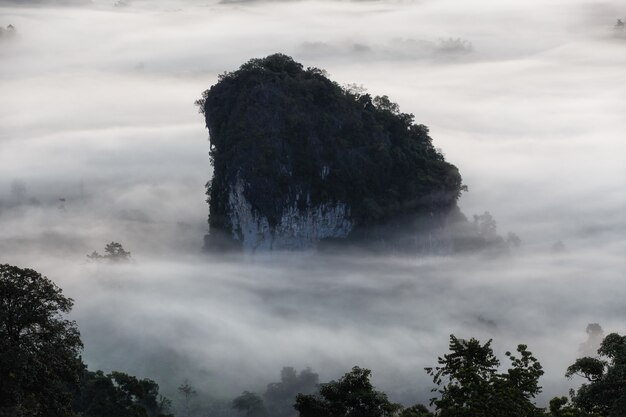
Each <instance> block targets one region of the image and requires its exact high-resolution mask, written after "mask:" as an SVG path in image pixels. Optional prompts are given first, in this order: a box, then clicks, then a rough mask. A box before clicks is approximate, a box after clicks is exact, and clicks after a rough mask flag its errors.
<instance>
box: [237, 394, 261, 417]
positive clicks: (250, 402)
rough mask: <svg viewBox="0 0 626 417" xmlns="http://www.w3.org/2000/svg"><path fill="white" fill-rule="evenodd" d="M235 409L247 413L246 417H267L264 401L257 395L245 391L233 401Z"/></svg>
mask: <svg viewBox="0 0 626 417" xmlns="http://www.w3.org/2000/svg"><path fill="white" fill-rule="evenodd" d="M233 408H234V409H235V410H239V411H242V412H245V413H246V417H265V415H266V410H265V406H264V405H263V400H262V399H261V397H259V396H258V395H257V394H255V393H253V392H250V391H244V392H243V393H242V394H241V395H240V396H239V397H237V398H235V399H234V400H233Z"/></svg>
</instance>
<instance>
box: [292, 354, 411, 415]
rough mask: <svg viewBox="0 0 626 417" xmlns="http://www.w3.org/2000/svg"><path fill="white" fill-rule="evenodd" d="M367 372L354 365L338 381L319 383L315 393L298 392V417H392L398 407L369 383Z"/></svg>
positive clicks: (368, 373)
mask: <svg viewBox="0 0 626 417" xmlns="http://www.w3.org/2000/svg"><path fill="white" fill-rule="evenodd" d="M370 375H371V371H370V370H369V369H362V368H359V367H357V366H355V367H354V368H352V371H351V372H349V373H347V374H345V375H344V376H343V377H341V378H340V379H339V380H338V381H331V382H329V383H327V384H322V385H321V386H320V390H319V395H304V394H299V395H298V396H297V397H296V404H295V406H294V407H295V408H296V410H298V412H299V413H300V417H392V416H394V415H395V414H396V413H397V412H398V411H399V410H400V409H401V408H402V406H400V405H399V404H394V403H391V402H390V401H389V400H388V399H387V395H386V394H385V393H383V392H380V391H376V390H375V389H374V387H373V386H372V383H371V382H370Z"/></svg>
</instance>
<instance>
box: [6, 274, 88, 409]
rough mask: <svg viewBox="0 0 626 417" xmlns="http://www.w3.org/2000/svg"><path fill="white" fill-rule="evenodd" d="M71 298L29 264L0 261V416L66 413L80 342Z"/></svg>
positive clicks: (80, 346)
mask: <svg viewBox="0 0 626 417" xmlns="http://www.w3.org/2000/svg"><path fill="white" fill-rule="evenodd" d="M72 305H73V300H72V299H71V298H66V297H65V296H64V295H63V293H62V291H61V289H60V288H59V287H57V286H56V285H55V284H54V283H53V282H52V281H50V280H49V279H48V278H46V277H43V276H41V274H40V273H38V272H37V271H34V270H32V269H21V268H18V267H15V266H10V265H0V415H2V416H29V417H39V416H42V417H43V416H45V417H57V416H58V417H65V416H71V415H72V412H71V409H70V401H71V396H70V394H69V392H68V390H67V386H68V385H72V384H76V383H77V382H78V376H79V372H80V362H79V360H78V355H79V353H80V351H81V349H82V347H83V345H82V342H81V340H80V334H79V332H78V328H77V326H76V323H75V322H74V321H70V320H66V319H65V317H64V316H65V314H67V313H69V312H70V310H71V309H72Z"/></svg>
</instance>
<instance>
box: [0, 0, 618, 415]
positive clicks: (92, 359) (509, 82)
mask: <svg viewBox="0 0 626 417" xmlns="http://www.w3.org/2000/svg"><path fill="white" fill-rule="evenodd" d="M624 17H626V4H625V3H624V2H623V1H620V0H609V1H598V2H590V1H581V0H567V1H564V0H563V1H546V0H541V1H540V0H525V1H521V0H516V1H513V0H503V1H498V2H493V1H487V0H471V1H462V0H455V1H452V0H436V1H435V0H423V1H410V0H409V1H363V2H361V1H353V2H349V1H346V2H319V1H293V2H291V1H276V2H266V1H260V0H259V1H238V2H236V1H228V2H221V3H219V2H215V1H191V0H190V1H173V0H170V1H168V0H162V1H147V0H144V1H141V0H129V1H121V2H115V1H95V0H94V1H45V0H42V1H30V2H29V1H0V26H2V27H6V26H7V25H9V24H12V25H14V26H15V28H16V32H15V34H14V36H11V37H2V38H0V91H1V93H2V106H0V263H10V264H15V265H19V266H22V267H27V266H28V267H32V268H35V269H37V270H38V271H40V272H42V273H43V274H45V275H47V276H48V277H49V278H51V279H53V280H54V281H55V282H57V283H58V284H59V285H60V286H61V287H62V288H63V289H64V291H65V293H66V294H67V295H69V296H71V297H73V298H74V299H75V300H76V306H75V309H74V311H73V313H72V315H73V318H74V319H76V320H77V321H78V324H79V326H80V329H81V332H82V337H83V341H84V342H85V351H84V359H85V360H86V362H87V363H88V364H89V365H90V366H91V367H93V368H101V369H105V370H112V369H120V370H125V371H128V372H130V373H134V374H137V375H139V376H143V377H151V378H154V379H156V380H157V381H158V382H159V383H160V384H161V385H162V387H164V388H165V391H166V393H170V394H171V396H173V397H174V396H175V387H176V386H177V385H179V384H180V383H181V382H182V381H183V380H184V379H185V378H187V379H189V381H190V382H191V383H193V384H194V385H195V386H196V387H198V389H199V391H201V392H202V393H203V395H205V396H211V397H215V398H231V397H232V395H234V394H237V393H240V392H241V391H243V390H244V389H247V390H254V391H261V392H262V391H263V386H264V384H266V383H267V382H271V381H275V380H277V378H278V374H279V370H280V368H281V367H282V366H286V365H288V366H294V367H296V368H298V369H301V368H304V367H306V366H310V367H312V368H313V370H314V371H316V372H319V373H320V379H321V380H322V381H326V380H328V379H330V378H335V377H337V376H340V375H341V374H342V373H344V372H346V371H348V370H349V369H350V368H351V367H352V366H353V365H360V366H363V367H369V368H371V369H373V371H374V382H375V384H376V385H377V386H378V387H379V388H380V389H384V390H386V391H387V392H388V393H389V394H390V396H391V398H392V399H394V400H399V401H403V402H406V403H411V402H414V401H417V400H420V401H425V400H426V399H427V398H428V397H429V395H430V392H429V390H430V388H431V384H430V381H429V380H428V378H427V376H426V374H425V372H424V371H423V368H424V367H425V366H430V365H433V364H435V362H436V359H437V356H438V355H441V354H443V353H444V352H445V351H446V349H447V341H448V336H449V335H450V334H452V333H454V334H456V335H458V336H459V337H471V336H475V337H479V338H482V339H488V338H494V340H495V342H494V346H495V348H496V350H497V351H498V352H499V353H502V352H504V351H505V350H507V349H511V348H514V347H515V346H516V345H517V344H518V343H525V344H528V345H529V349H530V350H531V351H533V352H534V353H536V355H537V356H538V358H539V359H540V361H541V362H542V364H543V365H544V367H545V368H546V375H545V376H544V377H543V378H542V385H543V386H544V395H543V396H542V398H540V400H539V402H540V404H545V401H546V399H548V398H550V397H552V396H554V395H564V394H567V389H568V387H570V386H576V384H578V383H579V382H580V381H577V380H572V381H568V380H567V379H565V378H564V377H563V374H564V372H565V369H566V367H567V366H568V365H569V364H571V363H572V362H573V360H574V359H575V358H576V357H577V356H578V355H579V347H580V344H581V343H583V342H584V341H585V340H586V338H587V335H586V334H585V327H586V326H587V324H588V323H592V322H594V323H595V322H597V323H600V324H601V325H602V327H603V328H604V330H605V332H607V333H608V332H611V331H617V332H622V333H624V332H626V322H625V320H624V318H625V317H626V303H625V302H624V300H626V276H625V275H626V260H625V259H626V256H625V254H626V191H625V190H626V117H625V115H626V35H625V34H624V33H623V32H619V31H616V30H614V29H613V26H614V24H615V22H616V21H617V19H618V18H624ZM275 52H283V53H286V54H288V55H291V56H293V57H294V59H296V60H298V61H300V62H302V63H303V64H304V65H305V66H315V67H319V68H324V69H326V70H327V71H328V73H329V75H330V77H331V78H332V79H334V80H336V81H338V82H339V83H342V84H347V83H356V84H362V85H363V86H365V87H366V88H367V89H368V91H369V92H371V93H372V94H387V95H389V96H390V97H391V98H392V99H393V100H395V101H397V102H398V103H399V104H400V107H401V109H402V110H403V111H405V112H410V113H414V114H415V116H416V120H417V121H418V122H419V123H423V124H425V125H427V126H429V127H430V129H431V134H432V137H433V139H434V143H435V146H437V147H440V148H441V149H442V150H443V152H444V153H445V155H446V158H447V159H448V160H449V161H450V162H452V163H454V164H455V165H457V166H458V167H459V169H460V171H461V174H462V175H463V178H464V183H465V184H467V185H468V187H469V192H467V193H464V194H463V196H462V197H461V200H460V206H461V208H462V210H463V212H464V213H465V214H466V215H468V216H471V215H473V214H476V213H482V212H484V211H486V210H489V211H490V212H491V214H493V216H494V217H495V218H496V220H497V222H498V230H499V232H500V233H502V234H506V232H508V231H513V232H515V233H516V234H517V235H519V236H520V238H521V239H522V246H521V248H520V249H518V250H516V251H513V252H512V253H511V255H510V256H506V257H502V258H498V259H491V258H488V257H486V256H480V255H477V256H472V257H462V258H456V257H422V258H419V257H415V256H407V255H403V256H400V255H397V256H371V255H368V256H363V255H355V254H345V255H341V254H334V255H332V256H328V255H326V256H323V255H320V254H311V253H306V254H299V255H297V256H294V255H293V254H288V255H285V254H273V255H269V256H252V257H245V258H243V259H241V258H230V257H218V256H209V255H206V254H203V253H202V252H201V246H202V238H203V235H204V234H205V233H206V232H207V222H206V217H207V213H208V206H207V204H206V202H205V195H204V191H205V189H204V185H205V183H206V182H207V180H208V179H209V178H210V177H211V168H210V165H209V158H208V150H209V142H208V133H207V131H206V129H205V127H204V120H203V118H202V116H201V115H199V114H198V113H197V109H196V108H195V107H194V105H193V102H194V100H196V99H197V98H199V97H200V95H201V93H202V91H203V90H205V89H207V88H208V87H209V86H210V85H212V84H213V83H215V82H216V81H217V75H218V74H220V73H222V72H223V71H227V70H233V69H235V68H236V67H238V66H239V65H240V64H241V63H243V62H245V61H246V60H248V59H250V58H254V57H263V56H265V55H268V54H271V53H275ZM110 241H119V242H121V243H122V244H123V245H124V247H125V248H126V249H127V250H130V251H131V252H132V257H133V259H134V262H133V263H131V264H128V265H106V264H94V263H88V262H87V259H86V257H85V255H86V254H87V253H91V252H92V251H93V250H99V251H102V248H103V246H104V244H106V243H108V242H110ZM557 241H561V242H563V244H564V246H565V251H563V252H560V253H553V252H552V251H551V248H552V246H553V244H554V243H555V242H557Z"/></svg>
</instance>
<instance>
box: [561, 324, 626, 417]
mask: <svg viewBox="0 0 626 417" xmlns="http://www.w3.org/2000/svg"><path fill="white" fill-rule="evenodd" d="M598 354H599V357H595V358H592V357H584V358H580V359H577V360H576V362H574V364H573V365H571V366H570V367H569V368H567V373H566V374H565V376H567V377H568V378H571V377H572V376H574V375H578V376H581V377H583V378H585V379H586V380H587V381H588V382H587V383H585V384H583V385H582V386H581V387H580V388H579V389H578V391H577V392H575V394H574V395H573V398H572V400H573V403H574V405H575V406H577V407H578V408H580V409H581V410H583V411H585V412H589V413H597V414H598V415H600V416H602V417H624V416H626V336H620V335H619V334H617V333H611V334H609V335H608V336H607V337H605V338H604V340H603V341H602V344H601V345H600V348H599V349H598Z"/></svg>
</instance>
